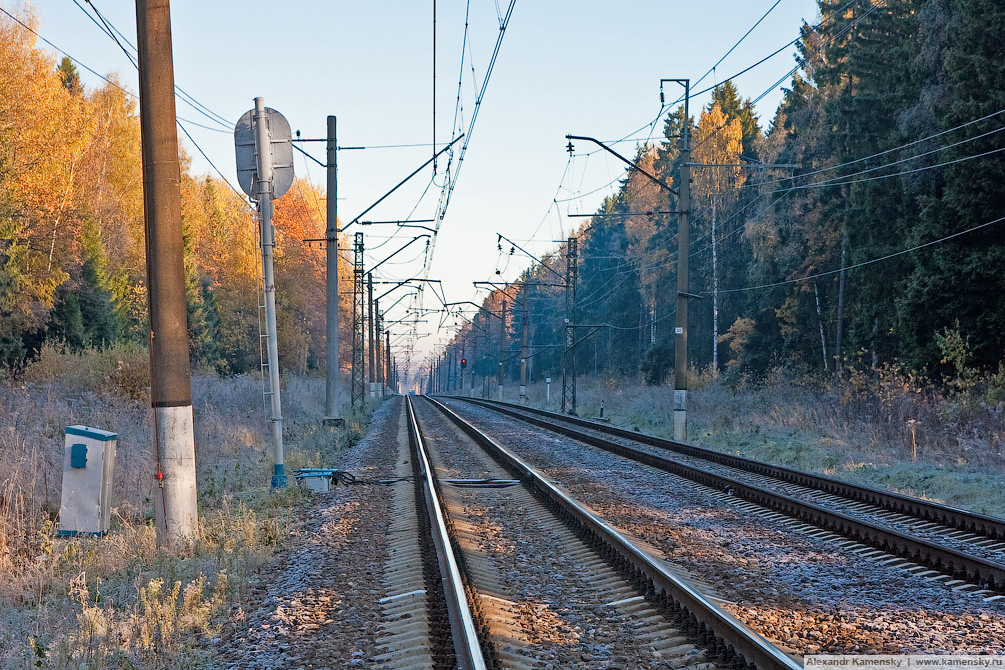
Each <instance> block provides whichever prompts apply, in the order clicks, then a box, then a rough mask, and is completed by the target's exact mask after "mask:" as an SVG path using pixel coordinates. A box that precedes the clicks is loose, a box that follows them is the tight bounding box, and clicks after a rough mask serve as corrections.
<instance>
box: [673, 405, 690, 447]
mask: <svg viewBox="0 0 1005 670" xmlns="http://www.w3.org/2000/svg"><path fill="white" fill-rule="evenodd" d="M673 439H675V440H677V441H678V442H687V410H683V409H675V410H674V411H673Z"/></svg>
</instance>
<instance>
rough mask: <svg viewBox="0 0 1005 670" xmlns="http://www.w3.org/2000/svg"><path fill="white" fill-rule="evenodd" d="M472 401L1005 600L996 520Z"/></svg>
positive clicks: (1000, 525)
mask: <svg viewBox="0 0 1005 670" xmlns="http://www.w3.org/2000/svg"><path fill="white" fill-rule="evenodd" d="M473 402H476V403H478V404H481V405H483V406H487V407H491V408H492V409H494V410H495V411H498V412H502V413H504V414H506V415H508V416H512V417H514V418H517V419H520V420H522V421H526V422H528V423H531V424H533V425H536V426H539V427H542V428H545V429H547V430H552V431H556V432H558V433H560V434H562V435H565V436H567V437H571V438H573V439H576V440H580V441H583V442H586V443H587V444H590V445H593V446H596V447H599V448H601V449H605V450H608V451H611V452H613V453H616V454H619V455H621V456H625V457H627V458H630V459H633V460H636V461H639V462H642V463H646V464H647V465H651V466H654V467H657V468H660V469H662V470H666V471H669V472H673V473H675V474H678V475H681V476H684V477H687V478H688V479H692V480H693V481H696V482H698V483H700V484H703V485H706V486H709V487H712V488H717V489H719V490H723V491H726V490H728V491H730V492H731V493H732V494H734V495H737V496H738V497H741V498H743V499H745V500H747V501H749V502H752V503H754V504H756V505H760V506H762V507H765V508H768V509H773V510H776V511H779V512H781V513H783V514H786V515H788V516H791V517H793V518H796V519H799V520H802V521H806V522H808V523H811V524H814V525H817V526H820V527H821V528H824V529H827V530H829V531H833V532H836V533H838V534H840V535H845V536H847V537H849V538H850V539H853V540H856V541H860V542H863V543H865V544H868V545H870V546H873V547H876V548H877V549H880V550H883V551H885V552H889V553H891V554H894V555H897V556H900V557H902V558H905V559H907V560H911V561H915V562H918V563H919V564H921V565H924V566H926V567H928V568H930V569H932V570H935V571H937V572H939V573H942V574H943V575H945V576H946V577H948V578H949V580H950V581H952V584H951V585H952V586H955V587H958V588H960V589H966V590H972V591H977V592H979V593H980V594H983V595H986V596H988V597H989V598H990V599H998V598H1005V595H1003V594H1005V521H1003V520H1001V519H995V518H993V517H989V516H986V515H981V514H975V513H971V512H967V511H966V510H960V509H955V508H951V507H947V506H945V505H940V504H938V503H934V502H931V501H927V500H920V499H915V498H910V497H908V496H904V495H900V494H896V493H890V492H885V491H879V490H876V489H872V488H869V487H862V486H856V485H854V484H849V483H846V482H841V481H839V480H836V479H832V478H829V477H823V476H820V475H813V474H810V473H805V472H800V471H798V470H792V469H790V468H784V467H781V466H775V465H771V464H768V463H761V462H758V461H753V460H750V459H746V458H740V457H737V456H731V455H729V454H722V453H719V452H715V451H712V450H709V449H704V448H701V447H696V446H694V445H690V444H685V443H681V442H675V441H673V440H667V439H663V438H659V437H654V436H651V435H644V434H640V433H633V432H631V431H627V430H624V429H621V428H616V427H613V426H609V425H606V424H601V423H598V422H594V421H588V420H584V419H579V418H577V417H569V416H563V415H556V414H553V413H550V412H544V411H542V410H536V409H531V408H526V407H520V406H513V405H506V404H502V403H492V402H488V403H486V402H485V401H479V400H474V401H473ZM966 582H969V583H966ZM982 587H983V588H982Z"/></svg>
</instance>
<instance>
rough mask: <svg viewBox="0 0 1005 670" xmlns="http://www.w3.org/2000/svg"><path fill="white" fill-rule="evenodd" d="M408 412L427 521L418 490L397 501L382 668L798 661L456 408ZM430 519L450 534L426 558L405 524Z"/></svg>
mask: <svg viewBox="0 0 1005 670" xmlns="http://www.w3.org/2000/svg"><path fill="white" fill-rule="evenodd" d="M407 412H408V419H407V422H408V426H409V432H410V438H409V441H410V443H411V449H412V453H411V455H409V456H408V457H407V458H406V459H399V464H400V467H402V468H404V467H405V465H406V463H405V461H408V463H407V466H408V467H409V468H412V475H413V477H412V482H411V484H412V485H413V486H414V488H413V489H412V497H413V500H415V501H422V502H423V504H422V506H421V508H420V511H419V513H418V517H424V518H426V519H427V520H428V521H409V520H408V519H407V517H408V515H407V514H405V503H404V501H405V499H406V498H407V497H408V496H407V495H403V496H402V503H401V504H398V503H397V502H396V506H395V510H396V511H395V514H396V521H395V527H394V528H392V534H396V535H401V536H402V539H401V544H400V547H399V546H398V545H397V544H396V547H397V548H396V549H395V550H394V553H393V555H392V558H391V559H390V561H389V566H390V565H395V566H396V567H395V569H394V570H387V571H386V573H387V575H388V577H386V578H385V583H386V584H388V588H387V589H386V592H387V593H388V594H389V595H388V596H386V597H385V598H384V601H385V602H384V603H383V605H384V606H386V611H385V620H386V621H387V624H386V630H385V635H387V639H388V640H396V642H392V643H391V644H389V645H388V646H391V647H393V646H394V645H396V644H397V645H399V646H398V647H395V648H393V649H389V651H388V653H386V654H385V655H384V656H383V657H381V658H380V659H379V660H380V661H381V662H382V663H383V664H384V665H385V667H463V668H468V667H474V668H477V667H490V668H491V667H494V668H567V667H618V668H632V667H638V668H643V667H645V668H650V667H694V668H701V669H702V670H705V669H709V670H711V669H713V668H716V667H726V666H731V667H748V668H758V669H760V670H768V669H771V670H781V669H783V668H784V669H787V670H795V668H798V667H801V666H800V664H799V663H798V662H797V661H796V660H794V659H793V658H792V657H790V656H789V655H786V654H785V653H783V652H782V651H781V650H779V649H778V648H777V647H775V646H774V645H772V644H771V643H769V642H768V641H766V640H765V639H764V638H762V637H761V636H760V635H758V634H757V633H755V632H754V631H753V630H752V629H750V628H748V627H747V626H746V625H744V624H743V623H741V622H740V621H739V620H738V619H736V618H735V617H733V616H732V615H730V614H729V613H727V612H726V611H724V610H723V609H722V608H721V607H719V606H718V605H717V604H716V603H715V602H714V600H713V599H712V598H709V597H707V596H706V595H705V594H703V593H702V592H701V591H700V590H699V589H697V588H695V587H694V586H692V585H691V584H690V583H689V581H688V580H687V579H685V578H682V577H681V576H680V575H679V574H677V573H675V572H674V571H672V570H671V569H670V568H669V567H668V566H667V565H666V564H665V563H664V562H662V561H659V560H657V559H655V558H654V557H653V555H652V552H651V551H649V550H647V549H646V548H645V547H640V546H637V545H636V544H635V543H633V542H632V541H630V540H629V539H628V538H626V537H625V536H624V534H623V533H621V532H619V531H617V530H616V529H615V528H614V527H612V526H611V525H610V524H608V523H607V522H605V521H604V520H602V519H600V518H599V517H598V516H597V515H596V514H594V513H593V512H591V511H590V510H589V509H587V508H586V507H584V506H583V505H581V504H579V503H578V502H576V501H575V500H573V499H572V498H571V497H569V495H568V494H566V493H564V492H563V491H562V490H560V489H559V488H558V487H556V486H555V485H554V484H552V483H551V482H549V481H548V479H547V478H546V477H544V476H542V475H541V474H540V473H538V472H536V471H535V470H534V469H533V468H531V467H530V466H529V465H527V464H526V463H525V462H523V461H522V460H521V459H520V458H518V457H517V456H515V455H514V454H513V453H511V452H510V451H508V450H507V449H505V448H504V447H503V446H502V445H500V444H499V443H498V442H497V441H495V440H493V439H492V438H491V437H489V436H488V435H487V434H485V433H484V432H482V431H480V430H478V429H477V428H475V427H474V426H473V425H471V424H470V423H468V422H466V421H464V420H463V419H462V418H461V417H460V416H458V415H457V414H456V413H454V412H453V411H451V410H450V409H448V408H446V407H444V406H443V405H441V404H439V403H436V402H435V401H433V400H425V399H424V400H416V401H412V400H411V399H409V402H408V408H407ZM396 486H398V487H400V492H401V493H402V494H405V493H406V492H407V490H408V487H407V486H406V485H405V483H404V482H402V483H399V484H397V485H396ZM426 528H428V529H430V530H431V531H433V535H434V536H435V535H437V534H438V533H440V534H442V536H441V537H440V539H430V540H429V541H428V542H426V543H425V544H427V545H431V546H433V547H435V551H433V552H430V551H428V550H427V551H425V552H424V555H425V557H426V558H425V559H424V560H421V561H420V560H418V554H417V552H416V550H415V549H413V548H409V544H410V543H409V541H408V540H407V539H406V536H408V535H409V533H408V532H407V531H408V530H409V529H412V530H419V529H421V530H423V531H424V530H425V529H426ZM424 534H425V533H424V532H422V533H418V532H416V533H412V535H424ZM412 546H414V543H412ZM420 553H421V552H420ZM395 555H396V556H397V560H396V558H395ZM431 555H435V557H436V563H437V568H436V570H435V571H433V570H431V569H430V565H431V563H430V558H429V557H430V556H431ZM420 563H421V564H423V565H424V566H425V568H424V569H423V570H418V571H417V569H416V566H417V565H418V564H420ZM417 572H418V573H420V574H418V575H417ZM437 573H438V575H439V578H440V579H441V580H442V582H443V583H444V585H445V586H446V588H445V589H444V591H443V593H442V594H435V593H432V591H433V590H434V589H433V586H435V584H436V581H437V580H436V576H437ZM406 574H407V575H410V577H409V578H405V577H404V575H406ZM395 575H397V577H396V576H395ZM410 579H411V580H412V581H409V580H410ZM389 580H390V581H389ZM395 580H397V581H395ZM390 582H395V583H394V585H393V586H391V584H390ZM419 592H421V594H420V593H419ZM419 595H421V598H420V597H418V596H419ZM409 600H411V601H412V602H408V601H409ZM423 601H425V602H423ZM438 603H442V605H440V604H438ZM399 605H401V608H398V606H399ZM465 612H466V613H467V614H465ZM430 613H431V614H430ZM395 625H400V626H401V627H402V630H401V631H400V632H398V633H396V632H395V629H394V626H395ZM446 630H449V631H450V632H451V634H450V635H449V636H444V635H442V634H441V635H439V636H437V635H436V633H437V632H439V633H443V632H444V631H446ZM430 634H432V635H431V641H429V642H423V641H422V640H423V635H430ZM444 637H449V638H450V641H449V642H447V641H445V640H444V639H443V638H444ZM437 638H438V639H437ZM406 647H407V648H408V650H411V651H407V650H406ZM413 652H414V653H413Z"/></svg>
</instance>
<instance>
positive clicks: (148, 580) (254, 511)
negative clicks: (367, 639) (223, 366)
mask: <svg viewBox="0 0 1005 670" xmlns="http://www.w3.org/2000/svg"><path fill="white" fill-rule="evenodd" d="M146 366H147V354H146V352H145V351H142V350H133V349H120V350H111V351H104V352H87V353H84V354H71V353H67V352H65V351H61V350H59V349H58V348H49V349H47V350H45V351H43V352H42V355H41V356H40V357H39V359H38V360H37V361H36V362H35V363H34V364H33V365H31V366H29V367H28V368H27V369H26V370H25V371H24V372H23V374H22V375H21V376H19V377H18V378H17V379H15V380H6V381H3V382H0V575H3V577H4V579H3V580H2V582H0V668H19V667H53V668H69V667H74V668H77V667H82V668H95V669H97V668H168V667H175V668H177V667H186V668H187V667H199V666H201V665H204V664H205V663H206V662H207V661H208V658H209V651H208V648H209V646H210V645H209V641H210V640H211V639H212V637H213V636H214V635H215V633H216V631H217V630H218V628H219V626H220V625H221V624H222V622H223V621H224V620H225V619H226V618H227V616H228V615H229V614H230V613H231V611H232V609H233V608H236V607H240V606H241V604H242V603H244V602H245V600H246V598H247V596H248V594H249V592H250V589H251V588H252V587H253V586H254V585H255V584H256V583H257V582H259V581H260V580H261V579H262V577H261V576H260V572H261V570H262V569H263V568H264V567H265V566H267V565H268V564H269V563H270V562H271V561H272V560H274V558H275V556H276V554H277V552H280V551H282V550H283V549H284V548H286V547H289V546H290V545H291V544H292V542H294V541H295V535H296V532H297V524H298V513H299V512H300V511H301V510H302V509H303V503H305V502H306V500H307V496H306V495H305V494H304V493H303V492H302V490H299V489H297V488H296V487H290V488H288V489H286V490H284V491H283V492H281V493H279V494H271V493H269V491H268V484H269V479H270V476H271V471H272V457H271V449H270V447H271V440H270V436H271V431H270V428H269V425H268V424H267V422H266V421H265V420H264V412H263V400H262V391H261V385H260V382H259V381H257V380H256V379H254V378H252V377H248V376H244V377H235V378H227V379H217V378H212V377H197V378H194V379H193V383H192V391H193V409H194V415H195V431H196V459H197V467H198V485H199V503H200V535H199V541H198V543H197V545H196V547H195V551H194V553H193V555H192V556H189V557H178V556H176V555H173V554H171V553H169V552H166V551H164V550H162V549H160V548H158V547H157V544H156V537H155V531H154V527H153V505H152V502H151V495H152V492H153V484H154V479H153V474H154V469H153V464H152V459H151V448H150V444H151V437H150V430H151V410H150V409H149V407H148V404H147V401H146V398H147V394H148V384H149V382H148V381H147V380H148V378H147V377H146V373H145V370H146ZM283 392H284V396H283V400H284V407H283V409H284V418H285V420H286V431H285V434H286V440H285V441H286V448H287V459H286V463H287V469H288V470H290V471H292V470H294V469H296V468H298V467H307V466H320V465H327V466H332V465H334V464H335V463H336V462H337V454H338V453H339V452H340V451H342V450H344V449H346V448H347V447H348V446H350V445H351V444H354V443H355V442H356V441H357V440H358V439H359V438H360V436H361V435H362V434H363V432H364V429H365V426H366V423H367V421H368V418H369V411H370V409H372V408H367V410H366V411H364V412H361V413H360V414H358V415H355V416H352V417H349V424H350V428H349V429H348V430H341V431H337V432H334V431H331V430H329V429H327V428H322V427H320V426H319V424H318V419H320V418H321V416H322V414H323V411H322V407H321V403H322V402H323V397H324V382H323V380H322V379H318V378H301V377H290V378H289V379H284V388H283ZM73 424H84V425H89V426H95V427H99V428H104V429H107V430H112V431H114V432H116V433H118V436H119V437H118V449H117V456H116V471H115V476H114V477H115V478H114V482H113V490H114V492H115V494H114V495H115V508H114V512H113V531H112V532H111V533H110V534H109V535H107V536H106V537H104V538H100V539H98V538H71V539H67V538H57V537H56V533H55V531H56V528H57V526H56V516H57V513H58V510H59V500H60V486H61V470H62V463H63V456H62V454H63V430H64V427H65V426H68V425H73ZM291 479H292V478H291Z"/></svg>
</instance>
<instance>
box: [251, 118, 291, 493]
mask: <svg viewBox="0 0 1005 670" xmlns="http://www.w3.org/2000/svg"><path fill="white" fill-rule="evenodd" d="M252 118H253V124H254V128H255V151H256V153H257V156H258V173H257V174H258V212H259V216H260V218H261V231H260V235H261V240H262V273H263V288H264V293H265V325H266V330H267V335H266V337H267V341H268V361H269V363H268V366H269V398H270V401H271V406H272V442H273V450H274V453H275V465H274V466H273V472H272V488H273V489H278V488H282V487H284V486H286V472H285V460H284V457H283V411H282V403H281V400H280V392H279V340H278V338H277V336H276V279H275V273H274V272H273V268H272V252H273V249H275V246H276V229H275V228H274V227H273V225H272V151H271V144H272V137H271V135H270V134H269V123H268V118H269V117H268V113H267V112H266V111H265V99H264V98H255V114H254V116H253V117H252Z"/></svg>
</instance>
